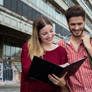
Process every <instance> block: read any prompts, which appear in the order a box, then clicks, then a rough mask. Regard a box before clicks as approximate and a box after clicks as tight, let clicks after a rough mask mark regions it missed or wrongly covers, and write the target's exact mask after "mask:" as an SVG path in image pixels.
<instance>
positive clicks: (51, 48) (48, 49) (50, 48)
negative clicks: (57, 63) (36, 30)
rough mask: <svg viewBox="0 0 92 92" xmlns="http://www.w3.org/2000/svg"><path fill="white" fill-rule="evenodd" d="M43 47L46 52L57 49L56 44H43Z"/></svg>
mask: <svg viewBox="0 0 92 92" xmlns="http://www.w3.org/2000/svg"><path fill="white" fill-rule="evenodd" d="M42 47H43V48H44V50H45V51H50V50H53V49H55V48H56V45H55V44H53V43H52V44H48V45H47V44H42Z"/></svg>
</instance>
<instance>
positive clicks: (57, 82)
mask: <svg viewBox="0 0 92 92" xmlns="http://www.w3.org/2000/svg"><path fill="white" fill-rule="evenodd" d="M66 75H67V73H65V74H64V76H63V77H61V78H60V77H58V76H56V75H55V74H51V75H50V74H49V75H48V78H49V80H50V81H51V82H52V83H53V84H55V85H57V86H60V87H64V86H65V85H66V81H65V76H66Z"/></svg>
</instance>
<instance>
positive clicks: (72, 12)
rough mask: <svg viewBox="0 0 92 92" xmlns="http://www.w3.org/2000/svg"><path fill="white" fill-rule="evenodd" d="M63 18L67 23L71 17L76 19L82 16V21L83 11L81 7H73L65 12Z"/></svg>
mask: <svg viewBox="0 0 92 92" xmlns="http://www.w3.org/2000/svg"><path fill="white" fill-rule="evenodd" d="M65 16H66V19H67V21H68V22H69V19H70V18H71V17H78V16H82V18H83V20H85V11H84V10H83V8H82V7H81V6H79V5H75V6H72V7H70V8H68V10H66V12H65Z"/></svg>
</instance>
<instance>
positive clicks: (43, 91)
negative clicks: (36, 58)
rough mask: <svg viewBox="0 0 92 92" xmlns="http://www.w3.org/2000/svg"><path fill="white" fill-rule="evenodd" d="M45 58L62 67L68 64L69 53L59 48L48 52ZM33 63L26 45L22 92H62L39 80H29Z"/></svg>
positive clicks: (24, 47) (22, 59) (23, 53)
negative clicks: (29, 72) (29, 71)
mask: <svg viewBox="0 0 92 92" xmlns="http://www.w3.org/2000/svg"><path fill="white" fill-rule="evenodd" d="M43 58H44V59H45V60H48V61H50V62H52V63H54V64H57V65H61V64H64V63H66V62H67V53H66V51H65V49H64V48H63V47H61V46H59V47H57V48H56V49H54V50H52V51H46V53H45V55H44V56H43ZM31 62H32V61H31V59H30V57H29V56H28V48H27V43H25V44H24V45H23V48H22V53H21V64H22V74H21V88H20V90H21V92H61V89H60V88H58V87H54V86H50V85H49V84H47V83H44V82H41V81H37V80H29V79H28V76H27V75H28V70H29V67H30V64H31Z"/></svg>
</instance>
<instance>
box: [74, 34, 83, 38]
mask: <svg viewBox="0 0 92 92" xmlns="http://www.w3.org/2000/svg"><path fill="white" fill-rule="evenodd" d="M73 36H74V37H76V38H77V37H78V38H79V37H81V34H80V35H74V34H73Z"/></svg>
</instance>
